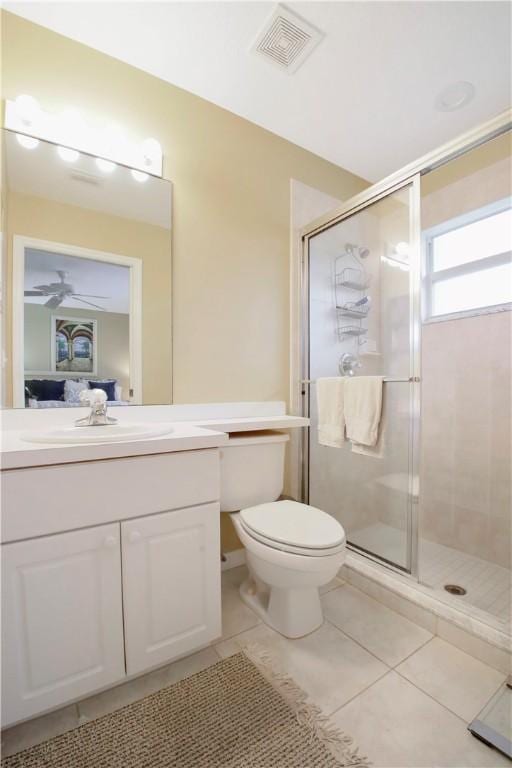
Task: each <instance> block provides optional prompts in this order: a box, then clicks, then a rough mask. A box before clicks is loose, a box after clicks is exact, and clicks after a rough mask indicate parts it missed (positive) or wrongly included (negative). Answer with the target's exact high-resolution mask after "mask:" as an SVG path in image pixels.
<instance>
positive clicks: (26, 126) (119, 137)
mask: <svg viewBox="0 0 512 768" xmlns="http://www.w3.org/2000/svg"><path fill="white" fill-rule="evenodd" d="M5 128H7V129H8V130H10V131H14V133H16V134H17V135H18V136H20V137H21V136H24V137H25V138H26V139H27V140H28V141H27V142H26V143H22V141H20V138H18V141H19V142H20V144H21V145H22V146H23V147H25V148H27V149H29V148H33V147H35V146H37V145H36V144H34V143H33V142H34V141H35V140H38V139H43V140H44V141H49V142H51V143H52V144H56V145H57V146H58V147H59V148H63V149H69V150H70V151H71V150H72V151H74V152H76V153H77V154H76V156H73V160H72V159H71V157H72V156H71V154H70V152H69V151H66V153H65V155H66V157H63V159H65V160H66V161H67V162H74V160H75V159H77V158H78V156H79V154H80V152H84V153H86V154H89V155H93V156H94V157H96V158H97V159H98V161H102V162H103V166H100V165H99V164H98V167H99V168H101V170H102V171H103V172H104V173H111V172H112V170H113V169H114V168H113V166H114V165H115V164H119V165H125V166H128V167H129V168H134V169H136V170H137V171H139V172H140V173H141V174H145V175H146V176H147V175H148V174H151V175H152V176H158V177H160V178H161V177H162V174H163V157H162V147H161V146H160V144H159V142H158V141H157V140H156V139H153V138H148V139H145V140H143V141H133V140H132V139H130V138H129V137H128V136H127V135H126V134H125V133H124V132H123V131H121V129H119V128H118V127H117V126H113V125H105V123H102V121H98V120H85V119H84V118H83V117H82V115H81V114H80V113H79V112H78V111H77V110H75V109H66V110H64V111H63V112H62V113H61V114H60V115H58V114H54V113H50V112H45V111H44V110H43V109H41V107H40V105H39V103H38V102H37V100H36V99H35V98H34V97H33V96H30V95H28V94H22V95H21V96H18V98H17V99H16V100H15V101H13V100H10V99H8V100H7V101H6V103H5ZM29 145H30V146H29ZM59 154H60V155H61V157H62V154H61V152H60V150H59ZM106 163H112V164H113V165H112V166H110V165H109V166H107V165H106ZM146 176H144V177H142V176H140V177H138V178H137V181H146Z"/></svg>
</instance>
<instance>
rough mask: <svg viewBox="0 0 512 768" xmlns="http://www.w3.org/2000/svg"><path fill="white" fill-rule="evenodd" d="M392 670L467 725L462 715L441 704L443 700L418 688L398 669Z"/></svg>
mask: <svg viewBox="0 0 512 768" xmlns="http://www.w3.org/2000/svg"><path fill="white" fill-rule="evenodd" d="M392 671H393V672H396V674H397V675H398V676H399V677H400V678H401V679H402V680H405V682H406V683H409V684H410V685H412V686H413V688H416V690H417V691H419V692H420V693H423V694H424V695H425V696H428V698H429V699H430V700H431V701H435V703H436V704H439V706H440V707H442V708H443V709H445V710H446V711H447V712H449V713H450V714H451V715H454V716H455V717H456V718H457V719H458V720H460V721H461V723H464V725H465V726H466V727H467V726H468V722H467V721H466V720H464V718H463V717H461V715H459V714H458V713H457V712H454V711H453V709H450V707H448V706H447V705H446V704H443V702H442V701H439V700H438V699H436V697H435V696H433V695H432V694H431V693H429V692H428V691H424V690H423V688H420V686H419V685H417V684H416V683H415V682H414V681H413V680H409V678H408V677H405V675H403V674H402V673H401V672H399V671H398V669H393V670H392Z"/></svg>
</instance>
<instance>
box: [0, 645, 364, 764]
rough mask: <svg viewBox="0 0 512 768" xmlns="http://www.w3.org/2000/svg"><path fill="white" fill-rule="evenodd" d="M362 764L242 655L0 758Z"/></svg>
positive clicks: (260, 657)
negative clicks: (40, 742)
mask: <svg viewBox="0 0 512 768" xmlns="http://www.w3.org/2000/svg"><path fill="white" fill-rule="evenodd" d="M246 654H248V655H246ZM367 765H368V761H367V760H366V759H365V758H363V757H360V756H359V755H358V753H357V750H354V749H353V748H352V746H351V739H349V738H348V737H347V736H344V735H343V734H340V733H339V732H337V731H336V730H335V729H333V728H332V727H329V724H328V721H327V720H326V718H325V717H324V716H322V714H321V713H320V711H319V710H318V708H316V707H314V706H312V705H311V704H309V703H308V701H307V698H306V696H305V694H304V693H303V692H302V691H301V690H300V689H299V688H298V687H297V686H296V684H295V683H294V682H293V681H292V680H291V679H290V678H288V677H286V676H285V675H282V674H279V672H278V671H276V670H275V668H274V667H273V665H272V662H271V660H269V659H268V658H265V657H264V654H262V653H258V651H253V652H252V653H251V651H250V650H247V651H246V652H244V653H238V654H236V655H235V656H230V657H229V658H227V659H224V660H223V661H219V662H218V663H217V664H214V665H213V666H211V667H209V668H208V669H205V670H203V671H202V672H199V673H197V674H195V675H192V676H191V677H188V678H186V679H185V680H181V681H180V682H178V683H175V684H174V685H171V686H169V687H168V688H164V689H163V690H161V691H158V692H157V693H154V694H152V695H151V696H147V697H146V698H144V699H141V700H139V701H136V702H134V703H133V704H129V705H128V706H126V707H123V708H122V709H119V710H116V711H115V712H113V713H111V714H109V715H105V716H103V717H100V718H98V719H97V720H92V721H91V722H89V723H86V724H85V725H81V726H80V727H79V728H75V729H73V730H72V731H68V732H67V733H64V734H62V735H60V736H57V737H55V738H53V739H49V740H48V741H45V742H43V743H42V744H38V745H37V746H34V747H30V748H29V749H25V750H23V751H22V752H18V753H17V754H15V755H11V756H9V757H6V758H5V759H4V760H2V768H338V767H339V766H353V768H356V767H357V768H366V766H367Z"/></svg>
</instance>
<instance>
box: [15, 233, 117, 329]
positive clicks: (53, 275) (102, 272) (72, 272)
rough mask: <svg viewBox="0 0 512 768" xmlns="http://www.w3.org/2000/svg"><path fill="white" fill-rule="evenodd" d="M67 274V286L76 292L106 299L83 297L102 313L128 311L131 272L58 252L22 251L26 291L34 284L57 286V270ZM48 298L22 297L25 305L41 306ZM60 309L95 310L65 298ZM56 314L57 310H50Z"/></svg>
mask: <svg viewBox="0 0 512 768" xmlns="http://www.w3.org/2000/svg"><path fill="white" fill-rule="evenodd" d="M58 269H61V270H63V271H64V272H67V273H68V274H67V276H66V278H65V279H66V283H70V284H71V285H72V286H73V288H74V289H75V292H76V293H83V294H89V295H91V294H92V295H93V296H105V297H106V298H102V299H96V298H88V297H87V296H84V298H85V300H86V301H90V302H93V303H94V304H97V305H98V306H100V307H103V311H105V312H120V313H122V314H129V312H130V270H129V268H128V267H122V266H119V265H118V264H108V263H107V262H101V261H93V260H91V259H82V258H77V257H76V256H66V255H65V254H61V253H51V252H50V251H43V250H36V249H35V248H27V249H26V251H25V290H32V289H33V288H34V286H36V285H48V283H58V282H59V280H60V278H59V275H58V274H57V272H56V270H58ZM48 298H49V297H48V296H46V297H41V298H39V297H38V296H25V302H26V303H27V304H44V303H45V302H46V301H48ZM60 306H61V307H63V308H65V309H80V310H91V311H95V308H94V307H90V306H89V305H88V304H84V303H83V302H81V301H78V300H77V299H72V298H67V299H65V300H64V301H63V302H62V304H61V305H60ZM52 312H53V313H54V314H58V312H59V309H58V308H57V309H54V310H52Z"/></svg>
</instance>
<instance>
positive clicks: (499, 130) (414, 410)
mask: <svg viewBox="0 0 512 768" xmlns="http://www.w3.org/2000/svg"><path fill="white" fill-rule="evenodd" d="M510 130H512V110H511V109H508V110H506V111H505V112H502V113H501V114H499V115H497V116H496V117H494V118H492V119H491V120H488V121H487V122H485V123H483V124H481V125H479V126H477V127H476V128H474V129H472V130H470V131H467V132H466V133H464V134H462V135H461V136H459V137H457V138H456V139H454V140H453V141H450V142H447V143H446V144H443V145H442V146H440V147H439V148H438V149H436V150H434V151H432V152H430V153H428V154H427V155H424V156H422V157H420V158H419V159H418V160H416V161H415V162H413V163H410V164H409V165H407V166H405V167H404V168H402V169H400V170H398V171H397V172H396V173H394V174H391V175H390V176H388V177H386V178H385V179H383V180H382V181H380V182H378V183H376V184H374V185H372V186H370V187H368V188H367V189H366V190H364V191H363V192H361V193H359V194H357V195H355V196H353V197H352V198H350V199H349V200H348V201H346V202H345V203H344V204H343V205H342V206H341V207H340V208H338V209H336V210H335V211H332V212H331V213H329V214H326V215H324V216H321V217H320V218H318V219H316V220H315V221H313V222H311V223H310V224H309V225H308V226H307V227H305V228H304V229H302V231H301V232H300V234H299V239H300V242H299V253H300V258H301V264H300V285H298V286H296V285H294V284H293V283H292V286H291V314H292V318H291V322H292V336H293V334H294V333H295V334H298V335H299V356H298V360H297V359H296V358H294V354H293V351H292V353H291V365H290V371H291V381H290V399H291V404H292V409H293V410H294V411H296V410H299V411H300V412H301V415H303V416H306V417H308V418H309V401H310V398H309V388H310V383H311V382H310V368H309V243H310V240H311V239H312V238H313V237H314V236H315V235H318V234H319V233H320V232H323V231H324V230H326V229H330V228H331V227H333V226H336V224H339V223H340V222H341V221H344V220H345V219H348V218H350V217H352V216H354V215H355V214H357V213H360V212H361V211H363V210H364V209H365V208H368V207H369V206H371V205H372V204H373V203H376V202H378V201H379V200H382V199H384V198H385V197H387V196H389V195H390V194H392V193H393V192H397V191H398V190H400V189H404V188H406V187H407V186H411V185H412V201H411V211H410V215H411V220H410V224H411V234H412V237H411V241H412V242H411V246H412V247H411V254H412V258H411V261H410V265H411V269H410V278H409V279H410V284H409V290H410V294H409V295H410V339H411V356H410V376H409V385H410V427H409V448H410V451H409V494H408V495H409V503H408V525H407V539H408V547H407V549H408V552H407V566H408V567H407V568H406V569H403V568H401V567H399V566H398V565H394V564H392V563H389V562H388V561H386V560H384V559H382V558H381V557H378V556H377V555H373V554H371V553H367V552H363V551H362V550H360V549H358V548H356V547H354V548H353V551H355V552H357V553H358V554H360V555H362V556H364V557H366V558H367V559H370V560H373V561H374V562H376V563H379V564H380V565H382V566H385V567H387V568H390V569H392V570H394V571H397V572H398V573H400V574H402V575H409V576H410V577H412V578H414V579H415V580H416V581H417V580H418V535H419V527H418V514H419V493H420V487H419V469H420V456H419V451H420V424H421V412H420V397H421V391H420V385H421V374H420V353H421V348H420V343H421V336H420V334H421V300H422V289H421V279H422V274H421V267H422V258H423V257H422V253H421V216H420V204H421V199H420V179H421V176H422V175H424V174H426V173H428V172H429V171H433V170H435V169H436V168H438V167H440V166H442V165H444V164H445V163H448V162H450V161H451V160H454V159H455V158H456V157H459V156H460V155H463V154H465V153H466V152H469V151H471V150H472V149H475V148H476V147H478V146H479V145H481V144H485V143H486V142H488V141H490V140H492V139H494V138H496V137H498V136H500V135H502V134H504V133H506V132H507V131H510ZM292 273H293V270H292ZM297 289H298V294H297V293H296V291H297ZM299 402H300V407H299V408H297V404H298V403H299ZM299 475H300V477H299V480H300V487H301V498H302V500H303V501H305V502H307V501H308V499H309V430H303V435H302V441H301V446H300V456H299ZM415 480H416V482H415ZM350 548H351V549H352V547H350Z"/></svg>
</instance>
